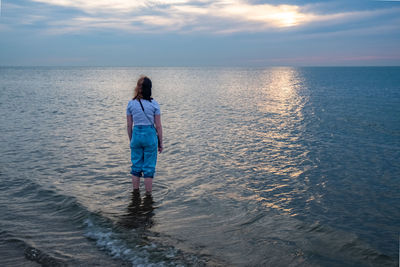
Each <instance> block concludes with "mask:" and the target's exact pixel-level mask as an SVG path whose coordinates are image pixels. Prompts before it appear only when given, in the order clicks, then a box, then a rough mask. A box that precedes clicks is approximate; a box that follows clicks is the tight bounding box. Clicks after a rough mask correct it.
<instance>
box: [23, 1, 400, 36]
mask: <svg viewBox="0 0 400 267" xmlns="http://www.w3.org/2000/svg"><path fill="white" fill-rule="evenodd" d="M30 1H31V2H34V3H40V4H45V5H46V6H47V7H49V8H61V9H68V10H69V15H64V16H63V17H54V16H53V15H52V12H47V13H46V14H43V15H42V14H41V22H43V21H46V23H47V27H44V30H45V31H46V32H49V33H56V34H63V33H70V32H88V31H98V30H101V31H104V30H119V31H125V32H131V33H137V32H144V33H146V32H148V33H165V32H178V33H190V32H202V33H210V34H221V33H222V34H229V33H237V32H239V33H240V32H265V31H287V30H289V31H290V30H296V29H302V28H307V27H311V28H313V27H314V28H315V27H322V26H324V25H325V26H329V25H337V24H345V23H346V22H352V21H360V20H364V19H365V18H372V17H374V16H381V15H382V14H391V13H397V14H398V13H400V12H399V9H393V8H392V9H380V10H365V11H351V12H336V13H335V12H331V13H326V12H325V13H324V14H320V13H318V10H317V9H313V5H303V6H300V5H295V4H262V3H252V2H249V1H245V0H215V1H210V0H135V1H126V0H96V1H87V0H30ZM319 5H322V4H321V3H319ZM393 10H394V11H393ZM44 16H47V19H44V18H43V17H44ZM30 17H31V18H34V16H33V15H31V16H30ZM25 21H26V19H25ZM21 22H22V19H21ZM34 22H35V20H32V22H31V23H32V24H34ZM20 24H21V23H20Z"/></svg>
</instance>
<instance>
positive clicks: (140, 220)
mask: <svg viewBox="0 0 400 267" xmlns="http://www.w3.org/2000/svg"><path fill="white" fill-rule="evenodd" d="M153 203H154V202H153V198H152V196H146V197H145V198H143V201H142V199H141V198H140V194H139V193H138V192H134V193H132V199H131V202H130V203H129V206H128V208H127V211H128V212H127V213H126V214H124V215H123V216H122V218H121V220H120V221H119V224H120V225H121V226H123V227H125V228H129V229H136V228H143V229H147V228H150V227H152V226H153V224H154V221H153V219H152V217H153V216H154V212H153V210H154V207H153Z"/></svg>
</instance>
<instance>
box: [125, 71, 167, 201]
mask: <svg viewBox="0 0 400 267" xmlns="http://www.w3.org/2000/svg"><path fill="white" fill-rule="evenodd" d="M151 87H152V84H151V81H150V79H149V78H147V77H145V76H144V77H141V78H140V79H139V80H138V82H137V86H136V88H135V97H134V98H133V99H132V100H130V101H129V103H128V107H127V109H126V115H127V127H128V136H129V140H130V147H131V161H132V166H131V174H132V184H133V191H134V192H136V193H138V192H139V185H140V177H141V176H143V177H144V183H145V188H146V194H147V195H151V192H152V183H153V178H154V173H155V167H156V163H157V147H158V151H159V152H160V153H161V152H162V150H163V146H162V126H161V112H160V106H159V105H158V103H157V101H155V100H154V99H152V98H151ZM154 125H155V127H154ZM132 126H133V130H132Z"/></svg>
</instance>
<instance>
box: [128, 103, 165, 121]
mask: <svg viewBox="0 0 400 267" xmlns="http://www.w3.org/2000/svg"><path fill="white" fill-rule="evenodd" d="M140 101H141V102H142V105H143V108H144V112H145V113H146V115H147V117H146V115H145V114H144V113H143V110H142V107H141V106H140V103H139V101H138V100H136V99H135V100H131V101H129V103H128V107H127V108H126V115H132V118H133V124H134V125H154V115H160V114H161V111H160V106H159V105H158V103H157V101H155V100H154V99H152V100H151V102H150V101H149V100H145V99H140Z"/></svg>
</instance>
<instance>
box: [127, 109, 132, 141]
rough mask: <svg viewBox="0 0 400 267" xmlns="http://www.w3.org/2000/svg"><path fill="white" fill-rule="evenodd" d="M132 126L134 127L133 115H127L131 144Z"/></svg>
mask: <svg viewBox="0 0 400 267" xmlns="http://www.w3.org/2000/svg"><path fill="white" fill-rule="evenodd" d="M132 125H133V119H132V115H126V129H127V130H128V137H129V142H130V141H131V140H132Z"/></svg>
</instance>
